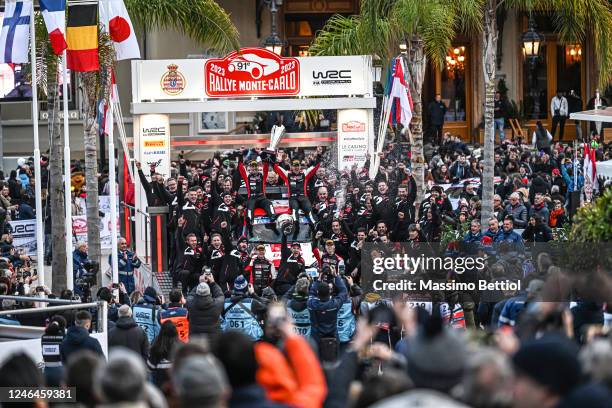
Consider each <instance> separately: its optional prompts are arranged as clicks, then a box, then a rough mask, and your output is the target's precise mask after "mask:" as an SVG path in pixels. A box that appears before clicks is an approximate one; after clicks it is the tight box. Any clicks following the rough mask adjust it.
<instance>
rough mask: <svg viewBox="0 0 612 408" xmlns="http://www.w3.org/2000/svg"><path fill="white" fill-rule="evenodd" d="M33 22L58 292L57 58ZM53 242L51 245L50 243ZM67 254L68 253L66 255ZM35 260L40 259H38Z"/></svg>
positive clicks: (62, 267) (62, 257)
mask: <svg viewBox="0 0 612 408" xmlns="http://www.w3.org/2000/svg"><path fill="white" fill-rule="evenodd" d="M35 24H36V40H37V44H36V47H37V49H36V58H37V67H38V73H39V75H38V78H39V80H40V82H39V84H38V85H39V86H40V88H41V90H42V91H43V92H41V96H44V95H46V97H47V111H48V112H49V116H48V119H47V128H48V131H49V140H50V145H49V159H50V160H49V192H48V193H49V194H48V200H47V205H46V206H45V207H44V208H45V218H46V217H50V219H51V237H52V240H51V242H49V243H48V244H49V245H52V246H53V261H52V264H51V265H52V271H53V282H52V283H53V287H52V290H53V292H54V293H59V292H60V291H61V290H63V289H64V288H65V287H66V246H65V245H64V242H65V239H66V231H65V228H64V225H65V220H66V215H65V212H64V208H65V207H64V179H63V175H62V169H63V165H62V162H63V160H62V159H63V154H62V153H63V148H62V145H63V132H61V127H60V118H59V114H60V98H59V96H58V93H59V92H58V91H59V82H58V80H57V79H58V71H59V70H58V66H59V58H58V57H57V56H56V55H55V54H54V53H53V50H52V48H51V43H50V42H49V37H48V35H47V31H46V28H45V25H44V22H43V19H42V18H41V17H40V16H37V18H36V19H35ZM41 187H43V188H44V187H45V186H41ZM45 221H46V220H45ZM53 243H55V245H53ZM68 255H70V256H71V254H68ZM39 262H42V260H40V261H39Z"/></svg>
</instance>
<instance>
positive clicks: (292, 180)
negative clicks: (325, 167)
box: [274, 163, 321, 224]
mask: <svg viewBox="0 0 612 408" xmlns="http://www.w3.org/2000/svg"><path fill="white" fill-rule="evenodd" d="M320 165H321V163H317V164H315V165H314V166H311V167H309V168H307V169H306V170H300V171H299V172H298V173H295V172H293V171H287V170H285V169H283V168H282V167H281V166H279V165H278V164H276V163H275V164H274V171H275V172H276V173H277V174H278V175H279V177H280V178H281V179H282V180H283V181H284V182H285V184H287V189H288V190H289V191H288V192H289V208H291V211H292V214H293V219H294V220H295V221H296V222H299V218H298V211H299V210H300V209H301V210H302V211H303V212H304V214H305V215H306V216H307V217H308V220H309V222H310V223H312V224H314V223H315V220H314V218H313V216H312V206H311V205H310V200H309V199H308V191H307V188H308V184H309V182H310V179H311V178H312V176H314V175H315V173H316V172H317V170H318V169H319V166H320Z"/></svg>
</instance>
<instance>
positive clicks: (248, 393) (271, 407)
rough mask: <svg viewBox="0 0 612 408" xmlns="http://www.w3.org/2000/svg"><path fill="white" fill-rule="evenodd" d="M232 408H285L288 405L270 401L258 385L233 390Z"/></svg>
mask: <svg viewBox="0 0 612 408" xmlns="http://www.w3.org/2000/svg"><path fill="white" fill-rule="evenodd" d="M229 407H230V408H283V407H288V405H284V404H279V403H276V402H272V401H270V400H269V399H268V398H267V397H266V394H265V392H264V389H263V388H261V386H259V385H258V384H257V383H255V384H251V385H246V386H243V387H237V388H234V389H233V390H232V396H231V398H230V400H229Z"/></svg>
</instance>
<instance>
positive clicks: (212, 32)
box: [125, 0, 240, 52]
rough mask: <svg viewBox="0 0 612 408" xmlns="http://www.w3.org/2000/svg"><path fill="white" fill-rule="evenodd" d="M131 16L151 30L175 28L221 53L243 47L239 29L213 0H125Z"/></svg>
mask: <svg viewBox="0 0 612 408" xmlns="http://www.w3.org/2000/svg"><path fill="white" fill-rule="evenodd" d="M125 6H126V8H127V9H128V12H129V13H130V16H131V17H132V18H133V19H134V20H136V21H139V22H141V23H143V24H144V25H145V26H146V29H151V28H173V29H175V30H177V31H179V32H182V33H185V34H186V35H187V36H189V37H190V38H191V39H193V40H195V41H197V42H199V43H200V44H203V45H206V46H208V47H210V48H211V49H214V50H215V51H218V52H228V51H232V50H237V49H238V48H240V43H239V41H238V38H239V35H238V30H237V29H236V27H235V26H234V24H233V23H232V21H231V20H230V17H229V15H228V14H227V13H226V12H225V10H223V8H221V6H219V5H218V4H217V2H215V1H214V0H173V1H168V0H125Z"/></svg>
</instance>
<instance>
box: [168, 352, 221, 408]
mask: <svg viewBox="0 0 612 408" xmlns="http://www.w3.org/2000/svg"><path fill="white" fill-rule="evenodd" d="M172 383H173V388H174V390H175V392H176V394H177V397H178V403H179V407H180V408H191V407H196V406H197V407H206V408H223V407H226V406H227V402H228V400H229V398H230V394H231V390H230V387H229V384H228V380H227V376H226V374H225V370H224V369H223V367H222V366H221V363H219V360H217V359H216V358H215V357H213V356H210V355H207V356H194V357H192V358H191V359H190V360H188V361H186V362H185V364H183V365H182V366H181V367H180V368H179V369H178V370H176V371H175V373H174V375H173V379H172Z"/></svg>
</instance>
